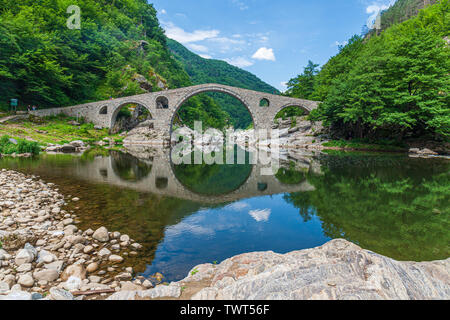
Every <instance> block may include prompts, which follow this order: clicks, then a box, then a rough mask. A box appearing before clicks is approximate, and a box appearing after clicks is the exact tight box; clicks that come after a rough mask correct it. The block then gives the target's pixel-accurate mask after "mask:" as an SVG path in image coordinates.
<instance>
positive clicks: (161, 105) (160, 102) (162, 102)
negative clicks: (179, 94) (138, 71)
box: [156, 96, 169, 109]
mask: <svg viewBox="0 0 450 320" xmlns="http://www.w3.org/2000/svg"><path fill="white" fill-rule="evenodd" d="M156 109H169V99H167V98H166V97H165V96H159V97H158V98H156Z"/></svg>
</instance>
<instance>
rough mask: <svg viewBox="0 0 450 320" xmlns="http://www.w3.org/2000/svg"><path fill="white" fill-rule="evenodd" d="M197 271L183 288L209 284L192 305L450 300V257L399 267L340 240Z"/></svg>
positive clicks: (244, 257) (237, 258)
mask: <svg viewBox="0 0 450 320" xmlns="http://www.w3.org/2000/svg"><path fill="white" fill-rule="evenodd" d="M193 271H194V272H192V271H191V272H190V273H189V276H188V277H187V278H185V279H184V280H182V281H180V282H179V283H180V285H189V283H190V282H197V281H202V280H203V281H205V280H210V281H211V282H210V286H209V287H206V288H203V289H202V290H200V291H199V292H198V293H196V294H195V295H193V296H192V299H193V300H196V299H198V300H213V299H224V300H253V299H255V300H264V299H283V300H304V299H320V300H340V299H363V300H375V299H376V300H378V299H389V300H410V299H412V300H414V299H449V298H450V258H449V259H447V260H443V261H433V262H399V261H395V260H393V259H390V258H387V257H384V256H381V255H379V254H376V253H373V252H371V251H368V250H364V249H361V248H360V247H358V246H357V245H355V244H353V243H351V242H348V241H346V240H342V239H337V240H332V241H330V242H328V243H326V244H324V245H323V246H321V247H317V248H314V249H307V250H301V251H294V252H290V253H287V254H284V255H281V254H276V253H274V252H271V251H269V252H255V253H245V254H242V255H238V256H235V257H233V258H230V259H227V260H225V261H224V262H222V263H221V264H219V265H212V264H203V265H200V266H197V267H195V268H194V269H193Z"/></svg>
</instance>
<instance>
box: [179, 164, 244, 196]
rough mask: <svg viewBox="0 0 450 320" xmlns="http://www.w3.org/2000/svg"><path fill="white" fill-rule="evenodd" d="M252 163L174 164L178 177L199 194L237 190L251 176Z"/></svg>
mask: <svg viewBox="0 0 450 320" xmlns="http://www.w3.org/2000/svg"><path fill="white" fill-rule="evenodd" d="M251 171H252V165H250V164H245V165H238V164H236V165H227V164H223V165H220V164H213V165H207V164H202V165H194V164H193V165H187V164H181V165H176V166H174V173H175V176H176V177H177V179H178V180H179V181H180V182H181V183H182V184H183V185H184V186H185V187H186V188H188V189H189V190H191V191H192V192H195V193H198V194H205V195H221V194H227V193H230V192H233V191H235V190H237V189H238V188H239V187H240V186H242V185H243V184H244V183H245V182H246V181H247V179H248V177H249V176H250V174H251Z"/></svg>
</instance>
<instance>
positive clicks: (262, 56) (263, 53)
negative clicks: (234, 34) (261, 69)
mask: <svg viewBox="0 0 450 320" xmlns="http://www.w3.org/2000/svg"><path fill="white" fill-rule="evenodd" d="M252 58H253V59H257V60H269V61H275V54H274V53H273V49H269V48H266V47H262V48H259V49H258V50H257V51H256V52H255V54H254V55H253V56H252Z"/></svg>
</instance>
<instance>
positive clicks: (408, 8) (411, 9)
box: [381, 0, 438, 30]
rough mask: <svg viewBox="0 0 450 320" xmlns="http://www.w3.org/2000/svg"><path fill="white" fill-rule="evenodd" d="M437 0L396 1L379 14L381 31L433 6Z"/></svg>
mask: <svg viewBox="0 0 450 320" xmlns="http://www.w3.org/2000/svg"><path fill="white" fill-rule="evenodd" d="M436 2H438V0H397V1H396V2H395V4H394V5H393V6H392V7H390V8H389V9H387V10H385V11H383V12H382V14H381V29H382V30H386V29H387V28H389V27H390V26H392V25H394V24H396V23H400V22H403V21H406V20H408V19H409V18H411V17H414V16H416V15H417V13H419V10H421V9H423V8H424V7H425V6H428V5H431V4H435V3H436Z"/></svg>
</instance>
